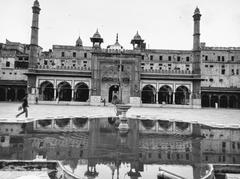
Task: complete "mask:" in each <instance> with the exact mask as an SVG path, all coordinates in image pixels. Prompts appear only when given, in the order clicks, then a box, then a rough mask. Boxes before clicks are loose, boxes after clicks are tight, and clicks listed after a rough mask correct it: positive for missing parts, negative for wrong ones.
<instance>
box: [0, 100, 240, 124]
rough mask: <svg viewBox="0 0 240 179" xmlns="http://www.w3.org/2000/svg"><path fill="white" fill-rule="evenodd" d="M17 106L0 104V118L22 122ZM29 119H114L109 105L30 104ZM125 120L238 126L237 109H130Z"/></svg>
mask: <svg viewBox="0 0 240 179" xmlns="http://www.w3.org/2000/svg"><path fill="white" fill-rule="evenodd" d="M19 106H20V103H0V118H1V119H6V118H7V119H9V120H12V121H14V120H17V119H24V118H25V117H24V115H22V116H20V117H19V118H17V119H16V117H15V116H16V114H17V113H19V111H18V107H19ZM28 111H29V118H34V119H43V118H46V117H58V116H62V117H69V116H87V117H96V116H99V117H101V116H115V115H116V110H115V107H113V106H108V107H103V106H69V105H30V107H29V108H28ZM127 116H128V117H132V116H133V117H136V116H141V117H143V118H152V119H154V118H155V119H165V120H180V121H181V120H182V121H187V122H189V121H197V122H199V123H203V124H223V125H227V126H231V125H240V110H234V109H213V108H202V109H173V108H146V107H145V108H144V107H132V108H130V110H129V111H128V112H127Z"/></svg>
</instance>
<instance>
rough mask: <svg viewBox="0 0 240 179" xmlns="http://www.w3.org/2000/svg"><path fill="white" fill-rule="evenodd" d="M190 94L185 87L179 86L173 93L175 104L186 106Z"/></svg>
mask: <svg viewBox="0 0 240 179" xmlns="http://www.w3.org/2000/svg"><path fill="white" fill-rule="evenodd" d="M189 95H190V92H189V90H188V88H187V87H186V86H179V87H178V88H177V89H176V92H175V103H176V104H182V105H186V104H189Z"/></svg>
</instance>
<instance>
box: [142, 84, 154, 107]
mask: <svg viewBox="0 0 240 179" xmlns="http://www.w3.org/2000/svg"><path fill="white" fill-rule="evenodd" d="M141 99H142V103H147V104H154V103H156V88H155V87H154V86H152V85H146V86H144V87H143V89H142V94H141Z"/></svg>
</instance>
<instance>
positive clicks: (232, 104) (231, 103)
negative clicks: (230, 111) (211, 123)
mask: <svg viewBox="0 0 240 179" xmlns="http://www.w3.org/2000/svg"><path fill="white" fill-rule="evenodd" d="M229 107H230V108H237V97H236V96H233V95H232V96H230V97H229Z"/></svg>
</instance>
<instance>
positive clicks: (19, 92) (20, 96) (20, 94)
mask: <svg viewBox="0 0 240 179" xmlns="http://www.w3.org/2000/svg"><path fill="white" fill-rule="evenodd" d="M25 94H26V90H25V89H23V88H19V89H18V90H17V100H19V101H21V100H23V98H24V96H25Z"/></svg>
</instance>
